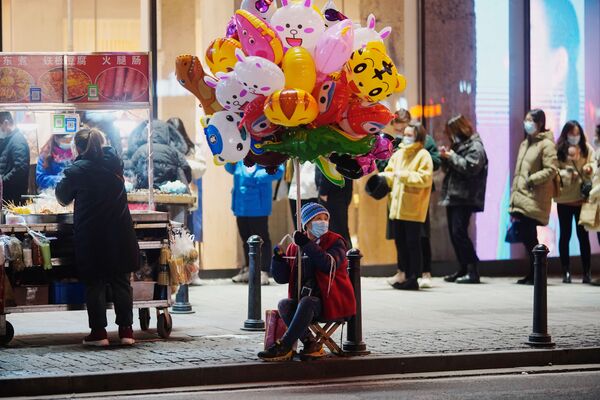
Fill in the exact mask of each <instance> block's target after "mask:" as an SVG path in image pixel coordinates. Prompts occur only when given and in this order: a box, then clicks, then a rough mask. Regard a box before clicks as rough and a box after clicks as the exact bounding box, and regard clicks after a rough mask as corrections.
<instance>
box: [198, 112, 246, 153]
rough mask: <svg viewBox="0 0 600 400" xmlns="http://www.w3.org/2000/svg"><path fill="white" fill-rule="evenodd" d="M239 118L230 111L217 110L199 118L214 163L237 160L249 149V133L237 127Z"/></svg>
mask: <svg viewBox="0 0 600 400" xmlns="http://www.w3.org/2000/svg"><path fill="white" fill-rule="evenodd" d="M241 120H242V118H241V117H240V116H239V115H237V114H236V113H234V112H232V111H219V112H216V113H214V114H213V115H210V116H205V117H202V119H201V120H200V122H201V123H202V126H203V127H204V134H205V135H206V140H207V142H208V147H209V148H210V151H211V153H212V154H213V156H214V161H215V164H217V165H222V164H225V163H228V162H229V163H234V162H238V161H240V160H242V159H243V158H244V157H246V155H247V154H248V152H249V151H250V135H248V134H247V133H246V130H244V129H243V128H242V129H239V128H238V125H239V124H240V122H241Z"/></svg>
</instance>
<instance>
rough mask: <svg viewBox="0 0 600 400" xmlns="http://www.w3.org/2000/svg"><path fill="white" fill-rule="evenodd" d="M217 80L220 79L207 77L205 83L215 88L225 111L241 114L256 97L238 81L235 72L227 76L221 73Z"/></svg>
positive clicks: (218, 99)
mask: <svg viewBox="0 0 600 400" xmlns="http://www.w3.org/2000/svg"><path fill="white" fill-rule="evenodd" d="M217 78H219V79H218V80H216V79H215V78H212V77H210V76H205V77H204V81H205V82H206V84H207V85H208V86H210V87H212V88H215V91H216V95H217V101H218V102H219V104H221V105H222V106H223V108H224V109H225V110H231V111H233V112H236V113H241V112H242V111H244V107H245V106H246V105H247V104H248V103H249V102H251V101H252V100H254V98H255V97H256V95H255V94H252V93H250V92H249V91H248V89H247V88H246V87H245V86H244V85H242V84H241V83H240V82H239V81H238V80H237V78H236V75H235V72H229V73H227V74H225V73H223V72H219V73H218V74H217Z"/></svg>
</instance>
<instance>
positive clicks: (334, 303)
mask: <svg viewBox="0 0 600 400" xmlns="http://www.w3.org/2000/svg"><path fill="white" fill-rule="evenodd" d="M340 243H345V242H344V239H343V238H342V237H341V236H340V235H338V234H337V233H334V232H331V231H329V232H327V233H326V234H325V235H323V236H321V239H320V241H319V243H318V245H319V247H320V249H321V250H323V251H325V252H327V251H328V250H332V249H333V248H334V247H335V246H339V245H340ZM342 246H343V245H342ZM343 247H344V248H343V257H342V258H341V259H337V260H336V259H335V257H334V261H335V264H336V267H335V269H334V271H333V272H332V273H331V274H330V275H331V277H332V278H331V282H330V279H329V276H330V275H329V274H326V273H324V272H323V271H321V270H320V269H319V268H315V275H316V281H317V284H318V285H319V290H320V291H321V302H322V307H323V309H322V312H321V317H320V319H323V320H326V321H332V320H339V319H345V318H349V317H352V316H353V315H354V314H356V298H355V297H354V288H353V287H352V282H350V277H349V276H348V259H347V258H346V255H345V251H346V248H345V246H343ZM338 250H341V249H338ZM297 252H298V246H296V245H295V244H291V245H290V246H289V247H288V249H287V256H289V257H295V256H296V254H297ZM337 253H339V254H341V252H337ZM296 261H297V259H293V260H288V264H289V266H290V275H289V286H288V297H289V298H295V297H296V295H297V294H296V293H292V290H293V289H292V288H294V287H295V282H296V278H297V276H298V273H297V270H296V263H297V262H296Z"/></svg>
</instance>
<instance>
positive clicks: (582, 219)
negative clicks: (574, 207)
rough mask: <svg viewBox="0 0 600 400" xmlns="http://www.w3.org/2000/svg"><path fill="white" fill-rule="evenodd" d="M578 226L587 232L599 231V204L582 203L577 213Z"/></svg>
mask: <svg viewBox="0 0 600 400" xmlns="http://www.w3.org/2000/svg"><path fill="white" fill-rule="evenodd" d="M578 224H579V225H581V226H583V227H584V228H585V229H586V230H588V231H597V230H600V204H597V203H589V202H586V203H583V204H582V205H581V212H580V213H579V221H578Z"/></svg>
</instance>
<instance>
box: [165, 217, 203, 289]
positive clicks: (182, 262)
mask: <svg viewBox="0 0 600 400" xmlns="http://www.w3.org/2000/svg"><path fill="white" fill-rule="evenodd" d="M170 244H171V260H169V267H170V270H171V282H173V283H176V284H180V285H181V284H189V283H191V281H192V279H193V276H194V274H195V273H196V272H198V270H199V269H200V268H199V265H198V250H196V244H195V242H194V235H192V234H190V233H189V232H188V231H187V229H185V228H183V227H178V228H173V229H172V230H171V240H170Z"/></svg>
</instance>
